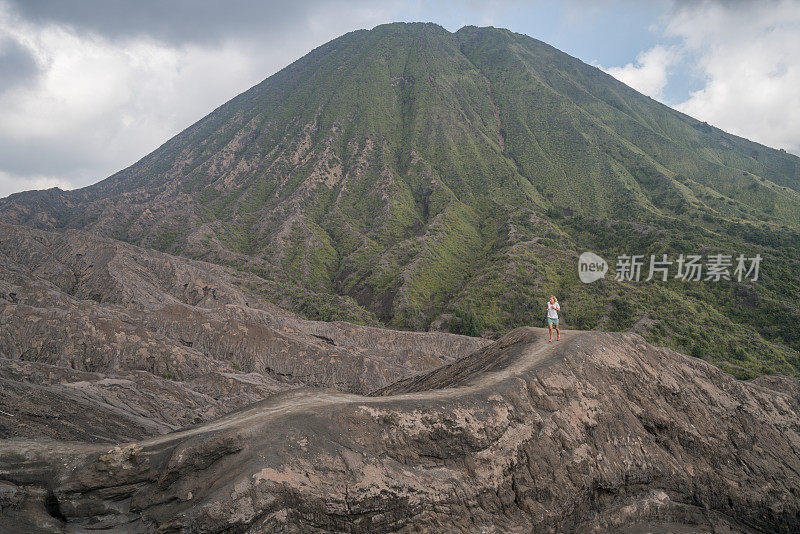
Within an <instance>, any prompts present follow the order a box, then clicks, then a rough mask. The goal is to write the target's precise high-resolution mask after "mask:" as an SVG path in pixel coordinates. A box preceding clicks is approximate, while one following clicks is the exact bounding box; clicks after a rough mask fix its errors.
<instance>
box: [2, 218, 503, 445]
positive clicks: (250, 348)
mask: <svg viewBox="0 0 800 534" xmlns="http://www.w3.org/2000/svg"><path fill="white" fill-rule="evenodd" d="M266 283H267V282H266V281H264V280H262V279H260V278H258V277H256V276H254V275H251V274H245V273H241V272H238V271H236V270H233V269H226V268H222V267H219V266H216V265H212V264H208V263H203V262H195V261H191V260H187V259H185V258H179V257H176V256H171V255H168V254H162V253H159V252H156V251H153V250H147V249H143V248H139V247H135V246H132V245H128V244H126V243H122V242H120V241H116V240H112V239H107V238H100V237H97V236H95V235H92V234H90V233H87V232H80V231H68V232H47V231H38V230H32V229H29V228H23V227H19V226H10V225H0V437H4V438H10V437H25V438H52V439H68V440H70V439H72V440H85V441H103V442H108V441H120V440H135V439H141V438H144V437H147V436H153V435H157V434H163V433H166V432H170V431H174V430H177V429H178V428H181V427H184V426H187V425H191V424H196V423H200V422H204V421H210V420H212V419H214V418H216V417H219V416H221V415H223V414H225V413H228V412H231V411H233V410H236V409H238V408H241V407H243V406H246V405H248V404H250V403H253V402H256V401H259V400H263V399H265V398H267V397H269V396H271V395H273V394H275V393H276V392H279V391H284V390H287V389H293V388H297V387H302V386H316V387H330V388H335V389H337V390H339V391H343V392H351V393H366V392H368V391H371V390H374V389H376V388H378V387H381V386H384V385H386V384H388V383H391V382H393V381H395V380H397V379H399V378H402V377H404V376H407V375H409V374H412V373H415V372H419V371H422V370H427V369H432V368H434V367H436V366H438V365H440V364H442V363H444V362H446V361H449V360H452V359H454V358H456V357H459V356H463V355H466V354H469V353H470V352H472V351H474V350H475V349H477V348H480V347H482V346H484V345H486V344H487V343H488V341H486V340H482V339H477V338H469V337H464V336H454V335H450V334H440V333H414V332H400V331H395V330H388V329H383V328H373V327H366V326H357V325H352V324H348V323H341V322H333V323H326V322H317V321H305V320H302V319H300V318H298V317H297V316H296V315H294V314H291V313H289V312H286V311H284V310H282V309H280V308H278V307H276V306H273V305H271V304H269V303H268V302H267V301H266V300H265V299H264V298H263V295H262V294H261V292H260V289H261V287H262V286H263V285H264V284H266Z"/></svg>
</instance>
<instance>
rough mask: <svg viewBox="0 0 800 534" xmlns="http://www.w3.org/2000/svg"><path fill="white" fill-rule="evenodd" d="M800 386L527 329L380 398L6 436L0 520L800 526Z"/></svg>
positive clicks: (612, 341)
mask: <svg viewBox="0 0 800 534" xmlns="http://www.w3.org/2000/svg"><path fill="white" fill-rule="evenodd" d="M797 393H798V381H797V380H794V379H787V378H781V377H768V378H765V379H759V380H756V381H753V382H740V381H737V380H735V379H734V378H732V377H731V376H729V375H727V374H725V373H723V372H722V371H721V370H719V369H718V368H716V367H713V366H712V365H710V364H707V363H705V362H703V361H700V360H697V359H693V358H690V357H687V356H684V355H681V354H678V353H676V352H673V351H671V350H667V349H659V348H655V347H653V346H650V345H648V344H647V343H646V342H644V340H643V339H642V338H640V337H639V336H637V335H634V334H608V333H599V332H567V333H566V335H564V336H563V341H561V342H559V343H547V342H546V338H545V331H543V330H541V329H533V328H521V329H517V330H514V331H513V332H511V333H509V334H508V335H507V336H505V337H503V338H502V339H500V340H499V341H498V342H496V343H495V344H493V345H490V346H488V347H485V348H483V349H480V350H477V351H475V352H474V353H472V354H470V355H468V356H466V357H464V358H461V359H458V360H456V361H453V362H450V363H447V364H445V365H443V366H441V367H439V368H437V369H434V370H432V371H428V372H426V373H421V374H418V375H417V376H414V377H411V378H409V379H405V380H401V381H399V382H397V383H395V384H394V385H391V386H389V387H384V388H382V389H379V390H377V391H376V392H375V393H374V394H373V395H371V396H363V395H357V394H352V393H342V392H336V391H332V390H320V389H309V388H302V389H295V390H292V391H287V392H282V393H279V394H276V395H274V396H272V397H270V398H269V399H267V400H265V401H261V402H259V403H256V404H253V405H251V406H248V407H246V408H244V409H242V410H239V411H236V412H234V413H231V414H228V415H225V416H223V417H221V418H219V419H216V420H214V421H212V422H208V423H204V424H200V425H197V426H194V427H191V428H188V429H184V430H181V431H178V432H172V433H168V434H164V435H160V436H156V437H152V438H148V439H143V440H137V441H131V442H125V443H119V444H116V445H115V444H99V443H97V444H91V443H63V442H46V441H35V440H5V441H2V442H0V466H1V467H0V480H2V482H0V498H2V501H0V502H2V507H3V509H2V513H0V525H2V526H4V527H5V528H10V526H13V525H24V526H25V528H26V529H28V530H27V531H30V532H36V531H37V529H38V531H48V532H49V531H58V530H59V529H65V530H68V531H71V532H74V531H80V529H87V530H88V529H100V530H102V529H111V530H116V531H124V532H331V531H333V532H415V531H420V530H422V531H430V532H569V531H576V532H614V531H617V532H703V531H705V532H787V533H788V532H796V531H797V527H798V525H799V524H800V494H799V493H798V488H800V434H799V433H800V418H799V417H798V415H800V401H799V400H798V395H797ZM93 531H94V530H93Z"/></svg>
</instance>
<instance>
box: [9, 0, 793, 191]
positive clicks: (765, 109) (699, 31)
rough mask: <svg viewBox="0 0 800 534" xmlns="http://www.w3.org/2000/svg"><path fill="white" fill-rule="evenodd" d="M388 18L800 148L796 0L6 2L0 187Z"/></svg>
mask: <svg viewBox="0 0 800 534" xmlns="http://www.w3.org/2000/svg"><path fill="white" fill-rule="evenodd" d="M343 5H346V6H347V7H346V8H345V7H343ZM398 20H400V21H417V20H422V21H432V22H437V23H439V24H441V25H442V26H444V27H445V28H447V29H448V30H450V31H455V30H457V29H458V28H460V27H461V26H464V25H467V24H473V25H479V26H487V25H492V26H498V27H505V28H509V29H511V30H514V31H516V32H520V33H524V34H527V35H530V36H532V37H536V38H537V39H541V40H543V41H546V42H548V43H550V44H552V45H553V46H555V47H557V48H559V49H561V50H563V51H565V52H567V53H569V54H572V55H574V56H576V57H578V58H580V59H582V60H583V61H585V62H587V63H590V64H593V65H596V66H597V67H599V68H602V69H604V70H606V71H607V72H609V73H610V74H612V75H613V76H615V77H617V78H619V79H620V80H622V81H623V82H625V83H627V84H628V85H631V86H632V87H634V88H636V89H638V90H639V91H641V92H643V93H645V94H647V95H650V96H651V97H653V98H656V99H658V100H660V101H661V102H664V103H665V104H667V105H670V106H673V107H675V108H676V109H679V110H681V111H683V112H685V113H688V114H690V115H692V116H694V117H697V118H699V119H701V120H705V121H707V122H709V123H711V124H714V125H716V126H719V127H720V128H723V129H725V130H727V131H729V132H732V133H735V134H738V135H742V136H744V137H747V138H750V139H753V140H755V141H758V142H761V143H764V144H766V145H768V146H772V147H776V148H784V149H786V150H788V151H790V152H794V153H795V154H800V90H798V88H799V87H800V54H798V53H797V52H798V51H800V0H760V1H753V2H748V1H746V0H738V1H737V0H717V1H706V2H696V1H690V0H683V1H682V0H650V1H647V2H636V1H633V0H619V1H613V0H594V1H589V0H584V1H581V0H563V1H555V0H552V1H548V0H540V1H534V2H522V1H520V2H516V1H511V0H508V1H501V2H491V1H489V0H485V1H480V0H468V1H463V2H457V1H441V2H424V1H421V0H418V1H412V2H402V1H392V0H389V1H378V0H354V1H350V2H348V3H346V4H344V3H342V2H337V1H335V0H292V1H291V2H285V3H284V2H266V1H262V2H256V1H244V0H226V1H221V0H220V1H210V0H172V1H170V2H163V1H160V0H137V1H135V2H132V1H129V0H84V1H78V0H74V1H71V0H18V1H17V0H0V197H2V196H5V195H8V194H11V193H13V192H16V191H22V190H27V189H40V188H46V187H52V186H59V187H61V188H76V187H82V186H85V185H89V184H91V183H94V182H96V181H98V180H101V179H103V178H105V177H106V176H108V175H110V174H111V173H113V172H115V171H117V170H119V169H121V168H123V167H126V166H128V165H130V164H131V163H133V162H135V161H136V160H138V159H139V158H141V157H142V156H144V155H145V154H147V153H148V152H150V151H152V150H153V149H155V148H156V147H158V146H159V145H160V144H162V143H163V142H164V141H166V140H167V139H169V138H170V137H171V136H173V135H175V134H176V133H178V132H179V131H181V130H182V129H184V128H185V127H187V126H189V125H190V124H192V123H193V122H195V121H196V120H198V119H200V118H201V117H203V116H204V115H205V114H207V113H208V112H209V111H211V110H212V109H214V108H215V107H217V106H219V105H220V104H222V103H224V102H225V101H227V100H228V99H230V98H231V97H233V96H235V95H236V94H238V93H240V92H242V91H244V90H246V89H247V88H249V87H251V86H252V85H255V84H256V83H258V82H259V81H261V80H262V79H264V78H266V77H267V76H269V75H271V74H273V73H274V72H276V71H277V70H279V69H281V68H282V67H284V66H286V65H287V64H289V63H291V62H292V61H294V60H295V59H297V58H299V57H301V56H303V55H305V54H306V53H307V52H309V51H310V50H311V49H313V48H315V47H317V46H319V45H321V44H323V43H325V42H327V41H329V40H330V39H333V38H335V37H337V36H339V35H341V34H343V33H346V32H348V31H351V30H354V29H359V28H371V27H373V26H376V25H378V24H382V23H385V22H391V21H398Z"/></svg>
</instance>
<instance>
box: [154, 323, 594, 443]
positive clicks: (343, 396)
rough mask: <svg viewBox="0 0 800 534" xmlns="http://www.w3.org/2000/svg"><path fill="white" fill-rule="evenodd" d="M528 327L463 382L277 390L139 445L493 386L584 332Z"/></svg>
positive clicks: (546, 359) (551, 356)
mask: <svg viewBox="0 0 800 534" xmlns="http://www.w3.org/2000/svg"><path fill="white" fill-rule="evenodd" d="M528 329H529V330H532V331H534V332H536V334H537V337H536V341H534V342H533V343H531V344H530V346H529V348H528V349H527V350H526V351H525V352H524V353H523V354H522V355H521V356H520V357H519V358H518V359H517V360H516V361H515V362H514V363H512V364H511V365H509V366H507V367H506V368H505V369H501V370H499V371H494V372H485V373H481V374H480V375H479V376H477V377H475V378H474V379H472V380H470V381H469V382H468V383H467V384H464V385H460V386H456V387H451V388H443V389H433V390H428V391H421V392H416V393H404V394H400V395H391V396H385V397H367V396H363V395H354V394H349V393H337V392H333V391H319V390H307V389H301V390H295V391H291V392H286V393H281V394H278V395H276V396H275V397H274V398H273V399H270V400H267V401H264V402H262V403H258V404H256V405H254V406H252V407H250V408H245V409H244V410H241V411H238V412H235V413H232V414H229V415H226V416H223V417H221V418H219V419H217V420H216V421H213V422H211V423H207V424H204V425H201V426H198V427H195V428H190V429H187V430H183V431H179V432H172V433H170V434H164V435H162V436H157V437H154V438H150V439H147V440H144V441H141V442H139V444H140V445H142V446H149V445H155V444H159V443H166V442H170V441H172V440H182V439H184V438H186V437H189V436H193V435H196V434H201V433H205V432H212V431H216V430H222V429H224V428H229V427H234V426H239V425H242V424H244V423H247V424H254V423H259V422H262V421H266V420H269V419H271V418H273V417H276V416H278V415H284V414H287V413H293V412H306V411H312V410H316V409H317V408H319V407H321V406H325V405H330V404H344V403H357V404H371V405H375V404H386V403H389V402H396V401H399V400H426V399H437V400H438V399H445V398H450V397H456V396H458V395H463V394H464V393H465V391H478V390H481V389H486V388H489V387H492V386H494V385H495V384H497V383H499V382H502V381H503V380H506V379H508V378H510V377H512V376H516V375H519V374H520V373H522V372H524V371H526V370H528V369H531V368H534V367H538V366H541V365H543V364H546V363H548V362H550V361H551V360H552V359H554V358H555V357H556V356H558V355H559V352H558V351H557V349H558V348H559V347H561V346H562V344H563V343H566V342H568V341H569V340H571V339H576V338H578V337H580V336H583V335H585V333H586V332H584V331H580V330H571V331H570V330H567V331H562V333H561V341H553V342H552V343H548V342H547V336H548V333H547V329H546V328H534V327H528Z"/></svg>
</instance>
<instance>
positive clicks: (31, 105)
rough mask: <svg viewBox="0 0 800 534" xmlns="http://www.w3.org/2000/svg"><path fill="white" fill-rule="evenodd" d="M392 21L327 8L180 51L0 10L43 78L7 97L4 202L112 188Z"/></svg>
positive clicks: (2, 118) (2, 98) (1, 144)
mask: <svg viewBox="0 0 800 534" xmlns="http://www.w3.org/2000/svg"><path fill="white" fill-rule="evenodd" d="M301 15H302V14H301ZM312 15H313V16H312ZM386 18H390V17H388V16H387V14H386V13H385V12H384V11H382V10H380V9H377V8H371V7H370V6H366V7H364V9H360V10H352V11H350V12H347V13H346V12H345V11H344V10H341V9H339V8H337V7H336V6H329V8H328V7H324V6H322V7H320V8H319V9H317V10H316V11H315V12H314V13H313V14H310V15H309V16H308V17H306V18H304V19H303V20H301V21H300V22H299V23H298V24H299V26H298V27H296V28H295V29H294V30H292V29H291V28H268V31H260V32H257V33H256V34H252V33H251V34H247V35H239V34H237V33H236V32H231V34H230V35H229V36H228V37H227V38H219V39H213V40H210V41H203V40H196V41H188V42H185V43H180V42H176V41H175V40H167V39H164V40H158V39H154V38H152V37H149V36H148V35H146V34H142V33H137V34H126V35H124V36H122V37H120V36H113V35H102V34H100V33H97V32H96V31H94V30H89V29H86V28H76V26H75V25H74V24H69V23H63V24H62V23H58V22H53V21H45V22H37V23H33V22H30V21H29V20H27V19H25V18H23V17H21V16H20V15H19V14H18V13H17V12H16V11H14V10H13V9H12V8H11V7H10V5H6V4H4V3H3V1H2V0H0V46H7V43H11V45H12V46H13V51H14V53H15V54H16V55H17V56H20V55H22V56H26V53H27V55H28V56H29V57H30V58H32V61H33V62H34V63H35V66H36V67H37V68H38V72H37V73H36V75H35V76H31V75H30V74H29V73H28V74H27V77H26V79H25V83H24V84H22V83H20V84H7V85H6V86H5V87H0V173H2V174H0V197H3V196H6V195H8V194H10V193H13V192H16V191H20V190H23V189H25V188H27V189H30V188H34V187H40V186H41V187H52V186H54V185H58V186H60V187H62V188H68V187H72V188H74V187H81V186H84V185H88V184H91V183H94V182H96V181H98V180H100V179H103V178H105V177H106V176H109V175H110V174H112V173H114V172H116V171H118V170H120V169H121V168H123V167H125V166H127V165H130V164H132V163H134V162H135V161H136V160H138V159H139V158H141V157H142V156H144V155H146V154H147V153H149V152H151V151H152V150H154V149H155V148H157V147H158V146H159V145H160V144H162V143H163V142H164V141H166V140H167V139H168V138H170V137H171V136H173V135H175V134H177V133H178V132H179V131H181V130H182V129H183V128H186V127H187V126H189V125H190V124H192V123H193V122H195V121H197V120H198V119H200V118H201V117H203V116H204V115H206V114H207V113H209V112H210V111H211V110H213V109H214V108H216V107H217V106H219V105H221V104H223V103H224V102H226V101H227V100H229V99H230V98H232V97H234V96H235V95H236V94H238V93H240V92H242V91H244V90H246V89H247V88H249V87H251V86H253V85H255V84H256V83H258V82H260V81H261V80H263V79H264V78H266V77H267V76H269V75H270V74H272V73H273V72H275V71H277V70H278V69H280V68H282V67H284V66H286V65H287V64H288V63H290V62H291V61H293V60H294V59H296V58H297V57H299V56H301V55H303V54H305V53H306V52H307V51H309V50H310V49H312V48H313V47H315V46H318V45H320V44H323V43H325V42H327V41H329V40H330V39H333V38H335V37H337V36H339V35H341V34H343V33H346V32H347V31H350V30H352V29H356V28H359V27H371V26H374V25H375V24H378V23H381V22H383V21H384V20H385V19H386ZM4 43H5V44H4ZM2 52H3V50H2V49H0V53H2ZM0 75H2V73H0ZM51 177H56V178H51Z"/></svg>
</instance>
